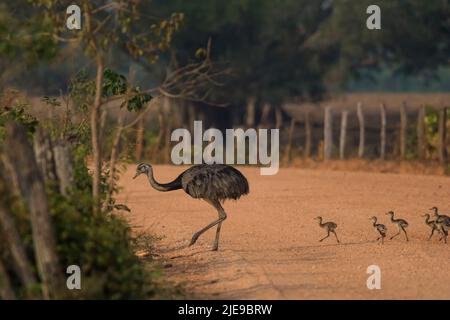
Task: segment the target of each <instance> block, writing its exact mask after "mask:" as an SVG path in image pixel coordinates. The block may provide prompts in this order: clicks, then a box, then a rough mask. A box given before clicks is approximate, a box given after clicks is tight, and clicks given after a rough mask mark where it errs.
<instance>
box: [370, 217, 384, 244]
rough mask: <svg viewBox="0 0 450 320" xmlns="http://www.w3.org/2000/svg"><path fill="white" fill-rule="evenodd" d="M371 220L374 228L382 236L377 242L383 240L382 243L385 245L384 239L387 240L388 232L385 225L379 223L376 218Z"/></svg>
mask: <svg viewBox="0 0 450 320" xmlns="http://www.w3.org/2000/svg"><path fill="white" fill-rule="evenodd" d="M370 220H372V221H373V224H372V225H373V227H374V228H375V230H377V232H378V233H379V234H380V236H379V237H378V238H377V241H379V240H380V239H381V243H382V244H383V243H384V238H386V232H387V228H386V226H385V225H384V224H381V223H377V221H378V219H377V217H375V216H373V217H372V218H370Z"/></svg>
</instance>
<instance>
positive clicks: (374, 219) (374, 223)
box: [372, 217, 377, 227]
mask: <svg viewBox="0 0 450 320" xmlns="http://www.w3.org/2000/svg"><path fill="white" fill-rule="evenodd" d="M372 221H373V226H374V227H376V225H377V218H376V217H373V218H372Z"/></svg>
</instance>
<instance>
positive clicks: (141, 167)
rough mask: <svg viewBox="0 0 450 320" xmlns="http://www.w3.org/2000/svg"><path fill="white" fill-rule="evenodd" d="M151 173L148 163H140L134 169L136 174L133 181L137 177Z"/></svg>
mask: <svg viewBox="0 0 450 320" xmlns="http://www.w3.org/2000/svg"><path fill="white" fill-rule="evenodd" d="M150 172H152V166H151V165H150V164H148V163H140V164H138V166H137V167H136V174H135V175H134V177H133V179H136V178H137V177H138V176H139V175H141V174H142V173H144V174H149V173H150Z"/></svg>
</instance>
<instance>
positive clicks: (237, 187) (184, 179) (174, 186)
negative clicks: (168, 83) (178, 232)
mask: <svg viewBox="0 0 450 320" xmlns="http://www.w3.org/2000/svg"><path fill="white" fill-rule="evenodd" d="M140 174H146V175H147V177H148V181H149V182H150V185H151V186H152V187H153V188H154V189H156V190H158V191H163V192H165V191H172V190H178V189H183V190H184V191H185V192H186V193H187V194H188V195H190V196H191V197H192V198H195V199H203V200H205V201H206V202H208V203H209V204H210V205H212V206H213V207H214V208H216V210H217V212H218V213H219V219H217V220H215V221H213V222H212V223H210V224H208V225H207V226H206V227H204V228H203V229H201V230H199V231H197V232H196V233H194V235H193V236H192V240H191V242H190V244H189V245H190V246H191V245H193V244H194V243H195V242H196V241H197V239H198V238H199V237H200V236H201V235H202V234H203V233H204V232H206V231H207V230H209V229H211V228H212V227H214V226H215V225H217V230H216V238H215V240H214V244H213V248H212V249H213V250H214V251H215V250H217V249H218V248H219V237H220V228H221V227H222V222H223V221H224V220H225V219H226V217H227V214H226V213H225V210H224V209H223V208H222V205H221V203H223V202H224V201H225V200H227V199H233V200H237V199H239V198H240V197H241V196H242V195H246V194H248V192H249V187H248V181H247V179H246V178H245V177H244V175H243V174H242V173H241V172H240V171H239V170H237V169H235V168H233V167H230V166H227V165H225V164H199V165H195V166H192V167H190V168H189V169H187V170H186V171H184V172H183V173H181V174H180V175H179V176H178V177H177V178H176V179H175V180H173V181H172V182H169V183H159V182H157V181H156V180H155V178H154V177H153V168H152V166H151V165H150V164H148V163H141V164H139V165H138V166H137V168H136V174H135V176H134V177H133V179H135V178H136V177H138V176H139V175H140Z"/></svg>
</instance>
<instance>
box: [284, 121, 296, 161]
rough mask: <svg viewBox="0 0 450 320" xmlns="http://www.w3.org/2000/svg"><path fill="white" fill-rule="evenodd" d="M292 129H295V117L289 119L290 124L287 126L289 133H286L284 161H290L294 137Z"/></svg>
mask: <svg viewBox="0 0 450 320" xmlns="http://www.w3.org/2000/svg"><path fill="white" fill-rule="evenodd" d="M294 129H295V119H294V118H292V119H291V125H290V126H289V135H288V143H287V146H286V154H285V161H286V163H290V162H291V151H292V140H293V137H294Z"/></svg>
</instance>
